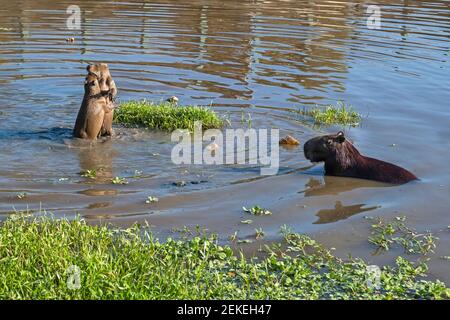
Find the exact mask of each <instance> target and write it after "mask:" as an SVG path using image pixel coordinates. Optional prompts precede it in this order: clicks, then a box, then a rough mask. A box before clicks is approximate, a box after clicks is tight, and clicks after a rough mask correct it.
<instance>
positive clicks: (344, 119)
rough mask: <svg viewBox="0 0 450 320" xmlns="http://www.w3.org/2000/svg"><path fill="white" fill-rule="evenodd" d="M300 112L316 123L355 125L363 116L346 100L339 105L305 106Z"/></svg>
mask: <svg viewBox="0 0 450 320" xmlns="http://www.w3.org/2000/svg"><path fill="white" fill-rule="evenodd" d="M299 113H300V114H302V115H304V116H308V117H312V118H313V120H314V123H315V124H316V125H332V124H340V125H347V126H353V127H355V126H358V125H359V123H360V122H361V118H362V117H361V115H360V114H359V113H357V112H356V111H355V110H354V109H353V107H352V106H350V105H346V104H345V103H344V102H338V104H337V106H333V105H330V106H326V107H324V108H321V107H315V108H312V109H306V108H305V109H303V110H300V111H299Z"/></svg>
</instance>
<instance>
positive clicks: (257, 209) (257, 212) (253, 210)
mask: <svg viewBox="0 0 450 320" xmlns="http://www.w3.org/2000/svg"><path fill="white" fill-rule="evenodd" d="M242 210H244V211H245V212H247V213H250V214H252V215H254V216H263V215H265V216H266V215H271V214H272V212H270V211H269V210H267V209H264V208H262V207H260V206H254V207H252V208H250V209H247V208H246V207H242Z"/></svg>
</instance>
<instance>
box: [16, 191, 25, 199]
mask: <svg viewBox="0 0 450 320" xmlns="http://www.w3.org/2000/svg"><path fill="white" fill-rule="evenodd" d="M26 197H27V193H26V192H20V193H18V194H17V199H25V198H26Z"/></svg>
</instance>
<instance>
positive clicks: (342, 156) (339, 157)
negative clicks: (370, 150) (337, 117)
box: [303, 131, 418, 184]
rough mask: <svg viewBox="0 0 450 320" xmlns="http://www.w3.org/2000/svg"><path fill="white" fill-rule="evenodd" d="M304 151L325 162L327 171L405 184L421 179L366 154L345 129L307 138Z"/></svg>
mask: <svg viewBox="0 0 450 320" xmlns="http://www.w3.org/2000/svg"><path fill="white" fill-rule="evenodd" d="M303 151H304V153H305V157H306V158H307V159H308V160H310V161H311V162H322V161H324V162H325V174H326V175H330V176H342V177H352V178H361V179H369V180H375V181H380V182H386V183H391V184H403V183H407V182H409V181H412V180H416V179H418V178H417V177H416V176H415V175H414V174H412V173H411V172H409V171H407V170H405V169H403V168H401V167H399V166H396V165H394V164H392V163H388V162H385V161H381V160H378V159H374V158H369V157H365V156H363V155H362V154H360V153H359V151H358V150H356V148H355V147H354V146H353V144H352V143H351V142H350V141H349V140H348V139H346V138H345V136H344V133H343V132H342V131H340V132H338V133H337V134H333V135H325V136H320V137H316V138H312V139H310V140H308V141H307V142H306V143H305V145H304V147H303Z"/></svg>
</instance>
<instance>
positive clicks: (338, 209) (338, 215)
mask: <svg viewBox="0 0 450 320" xmlns="http://www.w3.org/2000/svg"><path fill="white" fill-rule="evenodd" d="M364 206H365V204H354V205H349V206H344V205H343V204H342V202H341V201H336V204H335V206H334V208H333V209H321V210H319V211H318V212H317V213H316V216H318V217H319V219H317V220H316V221H315V222H313V224H324V223H332V222H336V221H339V220H345V219H347V218H350V217H351V216H353V215H355V214H358V213H362V212H367V211H372V210H375V209H377V208H380V207H379V206H371V207H366V208H364Z"/></svg>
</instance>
